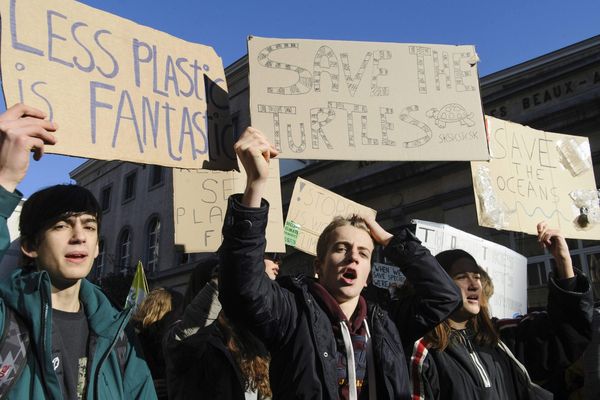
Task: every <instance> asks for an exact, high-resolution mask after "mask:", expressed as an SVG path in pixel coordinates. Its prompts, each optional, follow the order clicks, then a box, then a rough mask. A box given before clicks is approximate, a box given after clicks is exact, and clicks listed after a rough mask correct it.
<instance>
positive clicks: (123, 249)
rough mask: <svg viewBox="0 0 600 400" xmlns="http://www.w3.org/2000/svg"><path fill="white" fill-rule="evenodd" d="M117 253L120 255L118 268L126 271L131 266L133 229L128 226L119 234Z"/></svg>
mask: <svg viewBox="0 0 600 400" xmlns="http://www.w3.org/2000/svg"><path fill="white" fill-rule="evenodd" d="M117 254H118V255H119V258H118V260H119V265H118V269H119V270H120V271H121V272H126V270H127V269H129V268H131V231H130V230H129V229H128V228H125V229H123V231H122V232H121V235H120V236H119V248H118V250H117Z"/></svg>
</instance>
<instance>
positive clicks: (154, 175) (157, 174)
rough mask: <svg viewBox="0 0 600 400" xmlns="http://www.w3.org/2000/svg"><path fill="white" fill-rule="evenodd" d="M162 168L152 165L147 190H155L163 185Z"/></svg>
mask: <svg viewBox="0 0 600 400" xmlns="http://www.w3.org/2000/svg"><path fill="white" fill-rule="evenodd" d="M163 176H164V168H163V167H161V166H160V165H152V166H151V168H150V178H149V180H148V189H152V188H155V187H156V186H158V185H160V184H161V183H163V179H164V178H163Z"/></svg>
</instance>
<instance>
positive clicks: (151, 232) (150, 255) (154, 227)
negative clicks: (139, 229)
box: [146, 217, 160, 272]
mask: <svg viewBox="0 0 600 400" xmlns="http://www.w3.org/2000/svg"><path fill="white" fill-rule="evenodd" d="M159 240H160V219H158V217H152V219H151V220H150V223H148V230H147V231H146V270H147V271H149V272H153V271H156V269H157V267H158V244H159Z"/></svg>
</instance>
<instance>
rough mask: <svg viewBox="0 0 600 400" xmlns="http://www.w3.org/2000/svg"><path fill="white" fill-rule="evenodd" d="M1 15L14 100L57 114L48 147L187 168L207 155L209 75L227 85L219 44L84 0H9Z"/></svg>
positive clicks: (6, 74) (7, 91)
mask: <svg viewBox="0 0 600 400" xmlns="http://www.w3.org/2000/svg"><path fill="white" fill-rule="evenodd" d="M0 16H1V18H2V43H1V48H0V52H1V69H2V88H3V91H4V96H5V100H6V104H7V106H11V105H13V104H14V103H17V102H23V103H26V104H29V105H31V106H33V107H36V108H39V109H41V110H42V111H44V112H45V113H46V114H47V115H48V116H49V118H50V119H51V120H54V121H56V122H58V124H59V125H60V126H59V130H58V132H57V133H56V135H57V137H58V144H57V145H56V146H47V147H46V148H45V150H46V151H47V152H50V153H58V154H66V155H71V156H78V157H88V158H96V159H102V160H114V159H118V160H126V161H133V162H139V163H149V164H160V165H166V166H171V167H180V168H200V167H201V166H202V163H203V161H205V160H207V159H208V141H207V132H206V108H207V107H206V95H207V94H206V91H205V83H204V76H205V75H207V76H208V77H209V78H210V79H211V80H212V81H213V82H215V83H217V84H218V85H219V86H220V87H221V88H223V89H224V90H226V85H225V73H224V70H223V64H222V61H221V59H220V58H219V56H218V55H217V54H216V53H215V51H214V50H213V49H212V48H211V47H208V46H203V45H200V44H194V43H189V42H186V41H184V40H181V39H177V38H175V37H173V36H170V35H168V34H166V33H163V32H159V31H157V30H154V29H152V28H148V27H145V26H142V25H138V24H136V23H134V22H132V21H129V20H126V19H123V18H120V17H117V16H115V15H112V14H109V13H106V12H104V11H100V10H97V9H94V8H92V7H89V6H86V5H84V4H82V3H80V2H77V1H69V0H27V1H24V0H11V1H3V2H2V3H1V4H0ZM209 95H210V93H209Z"/></svg>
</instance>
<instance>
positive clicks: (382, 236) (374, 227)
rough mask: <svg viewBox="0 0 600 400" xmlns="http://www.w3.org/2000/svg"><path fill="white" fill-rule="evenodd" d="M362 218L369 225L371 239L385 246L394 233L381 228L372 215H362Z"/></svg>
mask: <svg viewBox="0 0 600 400" xmlns="http://www.w3.org/2000/svg"><path fill="white" fill-rule="evenodd" d="M363 218H364V219H365V222H366V223H367V226H368V227H369V231H371V237H372V238H373V240H374V241H375V242H377V243H378V244H380V245H382V246H383V247H385V246H387V245H388V243H390V240H392V238H393V237H394V235H392V234H391V233H389V232H388V231H386V230H385V229H383V227H382V226H381V225H379V223H378V222H377V221H376V220H375V216H374V215H366V216H365V215H363Z"/></svg>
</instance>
